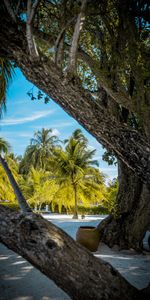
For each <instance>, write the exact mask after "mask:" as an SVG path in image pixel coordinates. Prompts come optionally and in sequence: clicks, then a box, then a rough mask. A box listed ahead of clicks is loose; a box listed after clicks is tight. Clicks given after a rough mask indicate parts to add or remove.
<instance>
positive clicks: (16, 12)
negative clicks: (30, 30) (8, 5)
mask: <svg viewBox="0 0 150 300" xmlns="http://www.w3.org/2000/svg"><path fill="white" fill-rule="evenodd" d="M20 4H21V0H19V1H18V3H17V6H16V9H15V14H16V16H17V15H18V12H19V7H20Z"/></svg>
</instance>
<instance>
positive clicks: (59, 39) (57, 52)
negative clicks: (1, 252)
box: [55, 17, 76, 65]
mask: <svg viewBox="0 0 150 300" xmlns="http://www.w3.org/2000/svg"><path fill="white" fill-rule="evenodd" d="M75 19H76V17H73V18H72V19H71V20H69V21H68V22H67V24H66V25H65V26H64V27H63V28H62V29H61V31H60V33H59V34H58V36H57V39H56V42H55V63H56V65H59V64H60V56H62V55H61V53H62V50H63V45H64V42H63V40H64V34H65V30H66V29H67V27H68V26H69V25H70V24H71V23H72V22H73V21H74V20H75Z"/></svg>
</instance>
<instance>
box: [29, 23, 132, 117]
mask: <svg viewBox="0 0 150 300" xmlns="http://www.w3.org/2000/svg"><path fill="white" fill-rule="evenodd" d="M34 34H35V36H36V37H37V38H39V39H41V40H43V41H45V42H47V43H48V44H49V45H51V46H53V45H54V37H52V36H51V35H50V34H47V33H44V32H42V31H39V30H38V29H36V28H34ZM65 47H66V48H67V49H68V51H69V49H70V47H71V46H70V45H69V44H67V43H65ZM77 57H78V58H79V59H81V60H83V61H84V62H86V63H87V65H88V66H89V67H90V69H91V70H92V72H93V74H94V75H95V76H96V78H97V81H98V82H99V84H100V85H101V86H102V87H103V89H104V90H105V91H106V92H107V94H108V95H109V96H110V97H111V98H112V99H113V100H114V101H115V102H116V103H118V104H121V105H122V106H124V107H125V108H127V109H128V110H129V111H132V112H134V111H135V107H134V105H133V102H132V99H131V98H130V97H129V96H128V95H127V94H125V93H124V92H123V91H114V90H113V88H112V87H111V86H110V84H109V80H108V79H107V78H106V77H105V75H104V72H103V71H102V70H100V69H99V62H98V61H96V60H94V59H93V58H91V56H90V55H89V54H87V53H86V52H85V51H83V50H82V49H81V48H78V51H77Z"/></svg>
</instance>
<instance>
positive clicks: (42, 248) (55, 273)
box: [0, 205, 148, 300]
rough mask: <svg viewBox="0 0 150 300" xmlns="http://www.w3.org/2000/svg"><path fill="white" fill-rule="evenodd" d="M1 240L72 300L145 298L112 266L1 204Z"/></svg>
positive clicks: (54, 229)
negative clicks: (53, 282)
mask: <svg viewBox="0 0 150 300" xmlns="http://www.w3.org/2000/svg"><path fill="white" fill-rule="evenodd" d="M0 241H1V242H2V243H4V244H5V245H6V246H7V247H8V248H10V249H12V250H14V251H15V252H17V253H18V254H20V255H21V256H23V257H24V258H25V259H27V260H28V261H29V262H30V263H31V264H32V265H34V266H35V267H36V268H37V269H39V270H40V271H41V272H42V273H44V274H45V275H46V276H47V277H48V278H50V279H52V280H53V281H55V283H56V284H57V285H58V286H59V287H61V288H62V289H63V290H64V291H65V292H67V293H68V294H69V295H70V296H71V298H72V299H75V300H79V299H80V300H85V299H88V300H93V299H94V300H105V299H107V300H108V299H109V300H117V299H118V300H120V299H121V298H122V299H124V300H129V299H130V300H131V299H132V300H134V299H142V296H143V295H142V291H138V290H137V289H136V288H134V287H133V286H131V285H130V284H129V283H128V282H127V281H126V280H125V279H124V278H123V277H122V276H121V275H120V274H119V272H118V271H116V270H115V269H114V268H113V267H112V266H111V265H110V264H108V263H106V262H104V261H102V260H101V259H97V258H96V257H94V256H93V255H92V254H91V253H90V252H89V251H88V250H86V249H85V248H83V247H82V246H80V245H79V244H78V243H76V242H75V241H73V239H72V238H71V237H69V236H68V235H67V234H66V233H64V232H63V231H62V230H61V229H59V228H57V227H56V226H54V225H53V224H52V223H50V222H48V221H47V220H45V219H43V218H42V217H41V216H39V215H36V214H33V213H31V214H28V215H22V214H20V213H16V212H12V211H11V210H10V209H8V208H6V207H3V206H2V205H0ZM143 299H146V298H143ZM147 299H148V298H147Z"/></svg>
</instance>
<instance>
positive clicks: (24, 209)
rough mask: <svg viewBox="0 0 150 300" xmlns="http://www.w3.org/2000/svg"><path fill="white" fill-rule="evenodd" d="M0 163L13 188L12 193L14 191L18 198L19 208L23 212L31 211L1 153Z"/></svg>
mask: <svg viewBox="0 0 150 300" xmlns="http://www.w3.org/2000/svg"><path fill="white" fill-rule="evenodd" d="M0 163H1V164H2V166H3V169H4V170H5V172H6V174H7V176H8V179H9V181H10V184H11V186H12V188H13V190H14V193H15V195H16V198H17V200H18V203H19V206H20V208H21V211H22V212H23V213H28V212H31V211H32V210H31V208H30V207H29V205H28V204H27V202H26V200H25V198H24V196H23V195H22V193H21V190H20V188H19V186H18V184H17V182H16V180H15V178H14V176H13V174H12V172H11V170H10V169H9V167H8V164H7V162H6V160H5V159H4V158H3V157H2V156H1V155H0Z"/></svg>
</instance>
